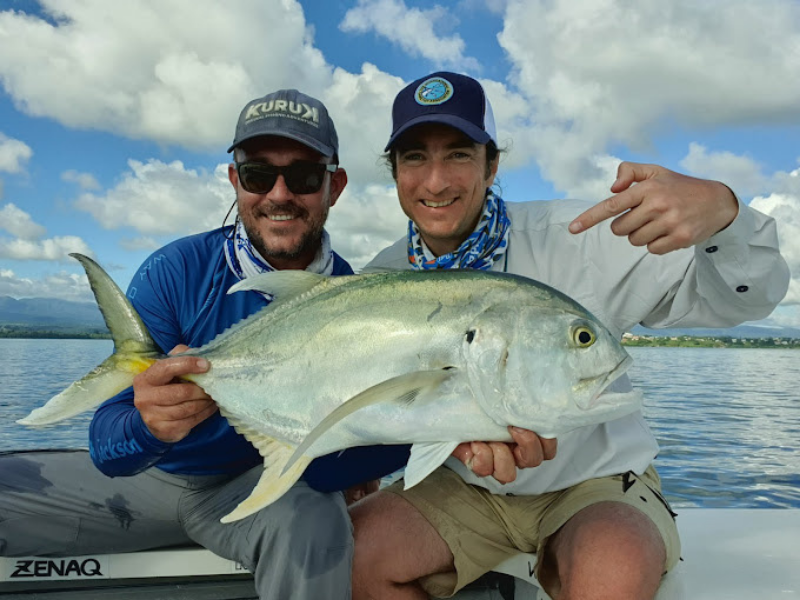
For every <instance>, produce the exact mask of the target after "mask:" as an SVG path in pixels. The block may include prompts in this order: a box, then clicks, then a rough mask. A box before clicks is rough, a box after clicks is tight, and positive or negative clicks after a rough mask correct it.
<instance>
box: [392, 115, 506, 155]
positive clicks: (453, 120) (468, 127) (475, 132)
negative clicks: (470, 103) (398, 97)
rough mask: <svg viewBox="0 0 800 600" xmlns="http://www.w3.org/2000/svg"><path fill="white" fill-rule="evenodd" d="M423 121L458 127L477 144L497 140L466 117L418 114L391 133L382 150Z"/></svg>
mask: <svg viewBox="0 0 800 600" xmlns="http://www.w3.org/2000/svg"><path fill="white" fill-rule="evenodd" d="M425 123H439V124H441V125H449V126H450V127H453V128H455V129H458V130H459V131H460V132H462V133H464V134H466V135H467V136H469V138H470V139H471V140H472V141H473V142H477V143H478V144H488V143H489V142H494V143H495V144H496V143H497V141H496V140H493V139H492V136H491V135H489V134H488V133H487V132H486V131H484V130H483V129H481V128H480V127H478V126H477V125H475V124H474V123H471V122H470V121H467V120H466V119H462V118H461V117H457V116H455V115H443V114H430V115H420V116H419V117H416V118H414V119H411V120H410V121H408V122H407V123H404V124H403V126H402V127H400V129H398V130H397V131H395V132H394V133H392V137H390V138H389V143H388V144H386V147H385V148H384V149H383V151H384V152H388V151H389V149H390V148H391V147H392V146H393V145H394V143H395V142H396V141H397V138H399V137H400V136H401V135H403V134H404V133H405V132H406V131H408V130H409V129H411V128H412V127H416V126H417V125H424V124H425Z"/></svg>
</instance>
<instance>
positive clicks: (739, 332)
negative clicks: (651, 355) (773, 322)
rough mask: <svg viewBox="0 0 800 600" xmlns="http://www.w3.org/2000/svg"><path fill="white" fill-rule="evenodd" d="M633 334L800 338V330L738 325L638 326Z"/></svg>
mask: <svg viewBox="0 0 800 600" xmlns="http://www.w3.org/2000/svg"><path fill="white" fill-rule="evenodd" d="M631 333H635V334H639V335H651V336H656V337H677V336H681V335H690V336H692V337H732V338H800V329H797V328H793V327H764V326H760V325H748V324H747V323H745V324H743V325H738V326H737V327H730V328H727V329H704V328H694V327H692V328H686V329H649V328H647V327H641V326H639V325H637V326H636V327H634V328H633V330H632V331H631Z"/></svg>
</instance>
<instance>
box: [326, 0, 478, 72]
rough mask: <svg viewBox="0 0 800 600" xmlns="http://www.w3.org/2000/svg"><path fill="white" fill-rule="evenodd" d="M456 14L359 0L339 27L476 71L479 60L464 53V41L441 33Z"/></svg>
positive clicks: (393, 0) (399, 0)
mask: <svg viewBox="0 0 800 600" xmlns="http://www.w3.org/2000/svg"><path fill="white" fill-rule="evenodd" d="M457 22H458V18H457V17H456V15H455V14H454V13H453V12H452V11H449V10H448V9H447V8H445V7H443V6H441V5H438V4H436V5H434V6H433V8H430V9H427V10H422V9H419V8H409V7H408V6H406V3H405V2H404V1H403V0H358V5H357V6H356V7H355V8H351V9H350V10H348V11H347V14H345V16H344V19H343V20H342V22H341V23H340V24H339V29H341V30H342V31H344V32H347V33H353V32H357V33H368V32H370V31H372V32H374V33H375V34H376V35H379V36H381V37H384V38H386V39H387V40H389V41H390V42H392V43H393V44H395V45H397V46H400V47H401V48H402V49H403V51H404V52H406V53H407V54H408V55H409V56H411V57H413V58H425V59H427V60H430V61H431V62H433V63H434V64H438V65H450V66H453V67H455V68H458V69H459V70H462V71H463V70H468V71H469V70H476V69H478V68H479V64H478V61H476V60H475V59H474V58H471V57H467V56H464V47H465V44H464V40H463V39H461V36H460V35H458V34H454V35H450V36H444V37H442V36H440V35H439V32H440V31H441V30H442V28H443V27H449V28H452V27H454V26H455V25H456V24H457Z"/></svg>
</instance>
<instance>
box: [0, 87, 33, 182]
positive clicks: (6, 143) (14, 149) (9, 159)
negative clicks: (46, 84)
mask: <svg viewBox="0 0 800 600" xmlns="http://www.w3.org/2000/svg"><path fill="white" fill-rule="evenodd" d="M0 75H2V73H0ZM31 156H33V150H31V148H30V146H28V145H27V144H26V143H25V142H21V141H20V140H15V139H14V138H10V137H8V136H6V135H4V134H3V133H0V171H5V172H6V173H20V172H21V171H22V170H23V168H24V167H23V165H24V164H25V163H26V162H28V160H30V158H31Z"/></svg>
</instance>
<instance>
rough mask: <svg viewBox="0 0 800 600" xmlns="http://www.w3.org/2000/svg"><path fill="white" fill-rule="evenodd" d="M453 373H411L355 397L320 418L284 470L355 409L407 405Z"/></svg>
mask: <svg viewBox="0 0 800 600" xmlns="http://www.w3.org/2000/svg"><path fill="white" fill-rule="evenodd" d="M454 373H455V369H434V370H430V371H415V372H413V373H406V374H404V375H400V376H398V377H392V378H391V379H387V380H386V381H383V382H381V383H379V384H377V385H374V386H372V387H370V388H367V389H366V390H364V391H363V392H361V393H359V394H356V395H355V396H353V397H352V398H350V399H349V400H346V401H345V402H344V403H342V404H340V405H339V406H338V407H336V408H335V409H334V410H333V411H331V412H330V414H328V416H326V417H325V418H324V419H322V421H320V422H319V423H318V424H317V426H316V427H314V429H312V430H311V431H310V432H309V433H308V435H307V436H306V438H305V439H304V440H303V443H302V444H300V445H299V446H298V447H297V449H296V450H295V452H294V455H293V456H292V457H291V458H290V459H289V461H288V462H287V463H286V468H287V469H289V468H291V466H292V465H293V463H294V461H296V460H299V458H300V456H301V455H303V454H304V453H305V452H306V451H307V450H308V449H309V448H310V447H311V445H312V444H313V443H314V442H316V441H317V440H318V439H319V438H320V437H322V436H323V435H324V434H325V432H326V431H328V430H329V429H330V428H331V427H333V426H334V425H335V424H336V423H338V422H339V421H341V420H342V419H344V418H345V417H347V416H349V415H351V414H353V413H354V412H356V411H357V410H359V409H361V408H364V407H366V406H370V405H373V404H381V403H389V402H393V403H400V404H404V405H410V404H412V403H413V402H414V401H415V400H416V399H417V398H418V397H419V395H420V394H421V393H422V392H424V391H426V390H429V389H435V388H436V387H438V386H440V385H441V384H443V383H444V382H445V381H447V379H449V378H450V377H452V376H453V374H454Z"/></svg>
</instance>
